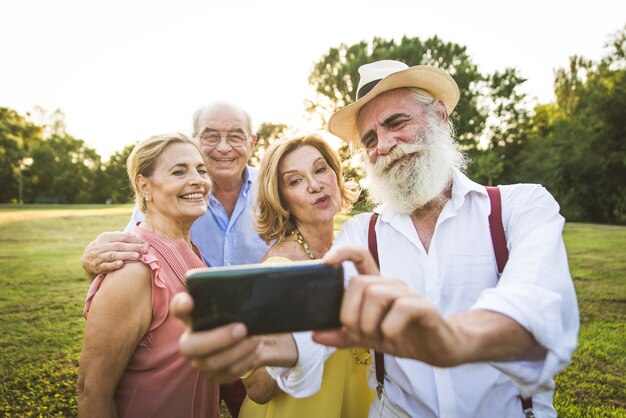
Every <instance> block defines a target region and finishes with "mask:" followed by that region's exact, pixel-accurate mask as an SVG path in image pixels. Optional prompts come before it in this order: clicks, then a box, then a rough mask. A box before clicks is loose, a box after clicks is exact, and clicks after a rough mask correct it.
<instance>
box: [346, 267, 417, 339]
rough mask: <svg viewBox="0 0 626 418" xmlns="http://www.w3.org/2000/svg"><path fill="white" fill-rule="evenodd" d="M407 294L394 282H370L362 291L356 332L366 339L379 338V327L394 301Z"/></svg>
mask: <svg viewBox="0 0 626 418" xmlns="http://www.w3.org/2000/svg"><path fill="white" fill-rule="evenodd" d="M406 292H407V289H406V287H405V286H402V285H399V282H396V281H395V280H394V281H392V280H382V279H380V278H379V279H378V280H375V281H370V282H369V283H368V284H367V286H365V288H364V289H363V301H362V302H361V312H360V315H359V323H358V324H357V325H358V330H353V331H356V332H358V333H361V334H363V335H364V336H366V337H368V338H380V337H382V334H381V325H382V323H383V320H385V316H386V315H387V313H388V312H389V310H390V309H391V307H392V306H393V304H394V302H395V301H396V299H398V298H401V297H402V296H404V295H405V294H406Z"/></svg>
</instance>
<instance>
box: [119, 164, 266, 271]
mask: <svg viewBox="0 0 626 418" xmlns="http://www.w3.org/2000/svg"><path fill="white" fill-rule="evenodd" d="M257 175H258V169H257V168H254V167H250V166H246V168H245V169H244V172H243V177H244V182H243V186H242V188H241V191H240V192H239V197H238V198H237V203H236V204H235V209H234V210H233V213H232V215H231V217H230V218H229V217H228V214H227V213H226V210H225V209H224V206H222V204H221V203H220V202H219V201H218V200H217V199H216V198H215V197H214V196H213V195H210V197H209V204H208V206H207V211H206V213H205V214H204V215H203V216H201V217H200V218H198V219H196V221H195V222H194V223H193V225H192V226H191V240H192V241H193V242H194V243H195V244H196V245H197V246H198V248H200V251H201V252H202V256H203V257H204V260H205V261H206V263H207V264H208V265H209V266H212V267H218V266H230V265H238V264H250V263H258V262H260V261H261V259H262V258H263V256H264V255H265V253H266V252H267V249H268V248H269V247H268V246H267V244H265V243H264V242H263V241H262V240H261V238H259V235H258V234H257V232H256V231H255V229H254V227H253V224H252V216H253V215H254V203H255V200H256V187H255V183H256V178H257ZM144 218H145V215H144V214H143V213H141V212H139V211H138V210H137V209H135V210H134V211H133V214H132V217H131V220H130V222H129V223H128V225H127V226H126V232H128V231H129V230H130V228H131V227H132V226H133V225H136V224H137V222H139V221H142V220H144Z"/></svg>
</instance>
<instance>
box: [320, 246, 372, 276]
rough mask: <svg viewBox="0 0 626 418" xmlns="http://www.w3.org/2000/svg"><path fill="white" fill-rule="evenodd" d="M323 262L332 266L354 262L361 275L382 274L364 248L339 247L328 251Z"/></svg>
mask: <svg viewBox="0 0 626 418" xmlns="http://www.w3.org/2000/svg"><path fill="white" fill-rule="evenodd" d="M323 260H324V262H325V263H326V264H329V265H332V266H334V265H338V264H340V263H342V262H344V261H352V263H354V266H355V267H356V269H357V271H358V272H359V274H374V275H378V274H380V273H379V271H378V266H376V262H375V261H374V258H373V257H372V255H371V254H370V252H369V251H368V249H367V248H364V247H357V246H349V245H338V246H336V247H333V248H332V249H331V250H330V251H328V252H327V253H326V255H325V256H324V258H323Z"/></svg>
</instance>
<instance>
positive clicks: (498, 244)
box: [485, 186, 509, 274]
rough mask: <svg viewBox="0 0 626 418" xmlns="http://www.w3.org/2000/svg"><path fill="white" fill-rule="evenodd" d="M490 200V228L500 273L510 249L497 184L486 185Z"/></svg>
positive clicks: (507, 258)
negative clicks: (503, 223) (507, 244)
mask: <svg viewBox="0 0 626 418" xmlns="http://www.w3.org/2000/svg"><path fill="white" fill-rule="evenodd" d="M485 189H487V194H488V195H489V202H490V203H491V213H490V214H489V230H490V231H491V244H492V245H493V252H494V253H495V255H496V263H497V264H498V273H500V274H502V272H503V271H504V266H506V262H507V261H508V260H509V249H508V248H507V246H506V236H505V235H504V225H502V198H501V197H500V189H499V188H498V187H497V186H486V187H485Z"/></svg>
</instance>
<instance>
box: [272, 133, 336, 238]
mask: <svg viewBox="0 0 626 418" xmlns="http://www.w3.org/2000/svg"><path fill="white" fill-rule="evenodd" d="M278 173H279V188H280V191H281V195H282V197H283V199H284V201H285V203H286V204H287V206H288V208H289V211H290V212H291V214H292V215H293V217H295V219H296V222H297V224H298V225H302V224H316V223H319V222H329V221H330V222H332V220H333V218H334V216H335V215H336V214H337V213H338V212H339V210H340V209H341V192H340V190H339V186H338V184H337V175H336V174H335V172H334V171H333V170H332V168H331V167H330V166H329V165H328V163H327V162H326V160H325V159H324V157H323V156H322V154H321V153H320V152H319V151H318V150H317V148H315V147H312V146H310V145H304V146H301V147H298V148H296V149H295V150H293V151H291V152H290V153H289V154H286V155H285V156H284V157H283V159H282V161H281V162H280V165H279V169H278Z"/></svg>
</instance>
